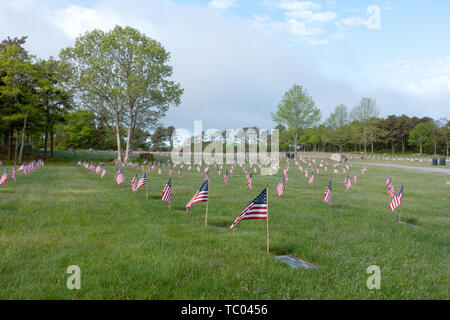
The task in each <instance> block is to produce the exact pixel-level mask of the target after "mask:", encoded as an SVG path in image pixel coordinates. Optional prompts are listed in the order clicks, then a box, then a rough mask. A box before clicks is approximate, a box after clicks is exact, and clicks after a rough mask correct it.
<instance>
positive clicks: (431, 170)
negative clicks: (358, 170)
mask: <svg viewBox="0 0 450 320" xmlns="http://www.w3.org/2000/svg"><path fill="white" fill-rule="evenodd" d="M353 163H359V164H364V165H368V166H379V167H393V168H399V169H407V170H415V171H422V172H428V173H437V174H443V175H446V176H450V169H446V168H433V167H419V166H407V165H404V164H393V163H376V162H359V161H353Z"/></svg>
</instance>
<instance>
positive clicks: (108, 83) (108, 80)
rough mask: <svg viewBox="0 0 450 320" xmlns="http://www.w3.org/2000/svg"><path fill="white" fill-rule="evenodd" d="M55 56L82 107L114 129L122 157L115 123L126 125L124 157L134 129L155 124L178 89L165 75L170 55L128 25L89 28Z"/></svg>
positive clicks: (175, 100) (176, 98) (176, 100)
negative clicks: (88, 30) (69, 72)
mask: <svg viewBox="0 0 450 320" xmlns="http://www.w3.org/2000/svg"><path fill="white" fill-rule="evenodd" d="M60 57H61V59H62V60H63V62H64V65H66V66H67V69H68V70H71V73H72V76H71V79H72V81H71V83H70V86H71V87H72V88H74V90H76V91H78V93H79V96H80V98H81V101H82V103H83V106H84V107H86V108H88V109H89V110H90V111H92V112H94V113H95V114H96V115H97V116H98V117H99V118H104V119H105V120H106V123H108V124H109V125H110V127H111V128H113V130H114V133H115V134H116V137H117V139H116V140H117V149H118V150H119V153H118V155H119V159H121V154H122V146H121V143H120V141H121V138H120V137H121V133H120V127H124V128H126V130H127V133H126V143H127V146H126V152H125V160H127V158H128V156H129V153H130V151H131V142H132V139H133V133H135V132H136V130H135V129H136V128H141V129H146V128H150V127H152V126H155V125H156V124H157V122H158V121H159V119H160V118H161V117H163V116H164V115H165V113H166V111H167V110H168V108H169V106H171V105H179V104H180V98H181V95H182V93H183V89H181V87H180V85H179V84H175V83H174V82H173V81H171V80H169V77H170V76H171V75H172V67H171V66H170V65H169V64H168V61H169V58H170V54H169V52H167V51H166V50H165V49H164V47H163V46H162V45H161V44H160V43H159V42H158V41H156V40H154V39H151V38H149V37H147V36H146V35H145V34H143V33H140V32H139V31H138V30H136V29H133V28H131V27H125V28H122V27H120V26H115V27H114V29H113V30H111V31H109V32H104V31H101V30H98V29H96V30H93V31H91V32H87V33H85V34H84V35H82V36H80V37H78V38H77V39H76V41H75V45H74V47H69V48H66V49H64V50H62V51H61V53H60Z"/></svg>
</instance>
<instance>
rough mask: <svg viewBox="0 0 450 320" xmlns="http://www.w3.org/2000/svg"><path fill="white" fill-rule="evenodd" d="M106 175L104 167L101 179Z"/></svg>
mask: <svg viewBox="0 0 450 320" xmlns="http://www.w3.org/2000/svg"><path fill="white" fill-rule="evenodd" d="M105 175H106V168H105V167H103V170H102V175H101V177H102V178H103V177H104V176H105Z"/></svg>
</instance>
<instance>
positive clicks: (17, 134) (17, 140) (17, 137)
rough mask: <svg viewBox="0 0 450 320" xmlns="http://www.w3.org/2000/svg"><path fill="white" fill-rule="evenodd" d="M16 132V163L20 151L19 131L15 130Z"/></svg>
mask: <svg viewBox="0 0 450 320" xmlns="http://www.w3.org/2000/svg"><path fill="white" fill-rule="evenodd" d="M14 132H15V134H16V145H15V146H14V163H16V162H17V153H18V151H19V133H18V132H17V130H14Z"/></svg>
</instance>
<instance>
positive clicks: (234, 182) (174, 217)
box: [0, 164, 450, 299]
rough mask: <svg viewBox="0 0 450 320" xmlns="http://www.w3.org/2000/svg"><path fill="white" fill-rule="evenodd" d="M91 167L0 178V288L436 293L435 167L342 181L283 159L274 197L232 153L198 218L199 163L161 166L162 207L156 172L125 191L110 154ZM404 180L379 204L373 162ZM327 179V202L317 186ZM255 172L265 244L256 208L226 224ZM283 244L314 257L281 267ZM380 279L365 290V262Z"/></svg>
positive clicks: (444, 217)
mask: <svg viewBox="0 0 450 320" xmlns="http://www.w3.org/2000/svg"><path fill="white" fill-rule="evenodd" d="M107 170H108V173H107V175H106V177H105V178H103V179H101V178H100V177H99V176H98V175H95V174H93V173H91V172H90V171H88V170H86V169H83V168H77V167H75V166H67V165H65V166H64V165H59V166H51V165H47V166H45V167H44V168H40V169H37V170H36V171H35V172H34V173H33V174H31V175H29V176H26V177H25V176H23V174H19V175H18V179H17V183H16V184H14V183H12V182H11V181H10V180H9V181H8V183H7V184H6V185H2V186H0V298H1V299H449V298H450V295H449V280H450V277H449V276H450V273H449V244H450V241H449V238H448V230H449V225H450V219H449V209H448V208H449V203H450V196H449V195H450V192H449V191H450V185H449V184H446V180H448V177H445V176H440V175H430V174H424V173H416V172H412V171H407V170H397V169H393V168H379V167H372V166H369V167H368V170H367V172H366V174H365V175H364V176H362V175H361V174H360V166H358V165H355V164H354V165H353V168H351V171H350V174H352V172H354V171H355V172H357V173H358V184H357V185H355V186H354V187H352V188H351V189H350V190H349V191H345V189H344V186H343V180H344V174H343V173H342V172H341V171H340V173H339V174H338V175H337V176H335V175H334V174H333V173H331V172H329V173H327V174H325V173H321V174H320V175H319V176H317V177H316V180H315V182H314V183H313V184H312V185H308V184H307V181H306V179H305V178H304V177H303V175H300V172H299V171H298V169H296V168H295V166H291V168H290V174H289V181H288V183H287V186H286V192H285V195H284V196H283V198H278V196H277V195H276V191H275V188H276V185H277V183H278V181H279V179H280V174H281V170H280V172H279V173H278V175H277V176H272V177H262V176H259V175H255V176H254V190H253V191H249V190H248V189H247V186H246V179H245V176H243V174H242V170H241V169H240V168H239V167H237V168H236V169H235V174H234V176H233V177H232V178H230V185H229V186H225V185H224V183H223V175H222V176H221V177H218V176H217V174H215V170H211V172H214V174H212V181H211V187H210V202H209V213H208V222H209V224H208V227H205V226H204V218H205V203H199V204H196V205H194V206H193V208H192V209H191V211H190V213H189V214H185V212H184V208H185V205H186V203H187V202H188V201H189V200H190V199H191V197H192V196H193V194H194V193H195V192H196V190H197V189H198V187H200V185H201V183H202V182H203V172H201V173H197V171H196V170H194V169H193V170H191V171H187V170H183V177H182V178H178V177H177V176H176V170H175V171H174V175H175V176H174V177H173V179H172V180H173V204H172V210H171V211H168V207H167V206H166V205H165V204H164V203H162V202H161V201H159V198H160V196H161V191H162V189H163V187H164V185H165V183H166V181H167V168H165V169H164V170H163V174H162V175H158V174H156V173H155V172H154V171H152V172H150V173H149V174H148V182H149V199H148V200H146V199H145V192H138V193H132V192H131V191H130V187H129V181H130V179H131V177H132V176H133V175H134V173H135V172H136V169H131V168H130V169H125V170H124V172H125V175H126V178H127V183H125V184H123V185H121V186H117V185H116V184H115V181H114V168H113V167H112V166H108V167H107ZM387 175H390V176H392V175H393V176H394V183H395V184H396V190H397V189H398V187H399V186H400V184H401V183H403V184H404V202H403V205H402V218H403V219H404V220H405V221H409V222H411V223H414V224H417V225H420V226H421V228H419V229H415V228H412V227H409V226H407V225H402V224H399V223H398V222H397V215H396V214H393V213H391V212H390V211H389V209H388V203H389V199H390V198H389V197H388V196H387V192H386V187H385V179H386V176H387ZM330 179H332V180H333V206H332V208H328V207H327V206H326V205H325V204H324V203H323V202H322V197H323V192H324V190H325V188H326V186H327V184H328V182H329V180H330ZM267 183H268V184H269V208H270V209H269V210H270V211H269V216H270V220H269V227H270V246H271V255H270V256H266V222H265V221H254V220H247V221H243V222H241V223H239V224H238V225H237V227H236V228H235V229H234V230H231V231H225V232H223V231H220V230H218V229H217V228H216V227H219V226H220V227H221V226H227V227H228V226H230V225H231V223H232V222H233V221H234V219H235V218H236V217H237V216H238V214H239V213H240V212H241V211H242V209H243V208H244V207H245V206H246V205H247V204H248V203H249V202H250V201H251V200H253V198H254V197H255V196H256V195H257V194H258V193H259V192H260V191H261V190H262V189H263V188H264V187H265V186H266V184H267ZM276 254H292V255H295V256H297V257H301V258H303V259H305V260H308V261H311V262H312V263H314V264H316V265H318V266H319V267H320V268H319V269H318V270H293V269H290V268H289V267H288V266H287V265H286V264H284V263H283V262H281V261H278V260H277V259H275V258H274V255H276ZM374 264H375V265H378V266H379V267H380V268H381V289H380V290H369V289H368V288H367V286H366V280H367V278H368V277H369V274H366V269H367V267H368V266H370V265H374ZM69 265H78V266H79V267H80V268H81V290H68V289H67V288H66V279H67V277H68V276H69V275H68V274H66V269H67V267H68V266H69Z"/></svg>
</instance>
